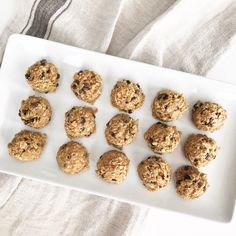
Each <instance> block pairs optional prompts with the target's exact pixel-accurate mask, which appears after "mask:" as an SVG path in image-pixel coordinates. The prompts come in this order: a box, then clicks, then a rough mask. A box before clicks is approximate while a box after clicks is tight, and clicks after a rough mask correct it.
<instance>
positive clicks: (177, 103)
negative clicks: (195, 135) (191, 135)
mask: <svg viewBox="0 0 236 236" xmlns="http://www.w3.org/2000/svg"><path fill="white" fill-rule="evenodd" d="M187 108H188V103H187V101H186V100H185V98H184V96H183V94H181V93H177V92H175V91H172V90H161V91H160V92H159V93H158V94H157V96H156V97H155V99H154V101H153V103H152V116H153V117H154V118H155V119H158V120H161V121H165V122H168V121H173V120H177V119H178V118H180V117H181V116H182V114H183V113H184V111H185V110H187Z"/></svg>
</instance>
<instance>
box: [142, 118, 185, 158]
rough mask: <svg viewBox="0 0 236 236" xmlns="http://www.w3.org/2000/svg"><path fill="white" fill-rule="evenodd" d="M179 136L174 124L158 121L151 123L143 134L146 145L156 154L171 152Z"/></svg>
mask: <svg viewBox="0 0 236 236" xmlns="http://www.w3.org/2000/svg"><path fill="white" fill-rule="evenodd" d="M180 138H181V132H180V131H178V130H177V129H176V127H175V126H171V125H166V124H163V123H160V122H158V123H156V124H153V125H152V126H151V127H150V128H149V129H148V130H147V131H146V132H145V134H144V139H145V140H146V141H147V144H148V146H149V147H150V148H151V149H152V151H153V152H155V153H157V154H165V153H171V152H173V151H174V149H175V148H176V147H177V145H178V143H179V141H180Z"/></svg>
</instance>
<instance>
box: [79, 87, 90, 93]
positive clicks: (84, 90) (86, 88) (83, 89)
mask: <svg viewBox="0 0 236 236" xmlns="http://www.w3.org/2000/svg"><path fill="white" fill-rule="evenodd" d="M89 89H90V86H89V85H84V86H83V88H82V89H81V90H82V91H83V92H86V91H88V90H89Z"/></svg>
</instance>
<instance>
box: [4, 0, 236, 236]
mask: <svg viewBox="0 0 236 236" xmlns="http://www.w3.org/2000/svg"><path fill="white" fill-rule="evenodd" d="M15 4H16V5H17V6H16V9H17V13H16V15H15V16H14V18H13V19H12V21H11V22H10V23H9V25H8V26H7V27H6V28H5V29H4V31H3V32H0V34H1V37H0V58H2V56H3V53H4V48H5V44H6V41H7V39H8V37H9V36H10V35H11V34H12V33H22V34H27V35H32V36H36V37H40V38H46V39H49V40H53V41H57V42H62V43H65V44H69V45H74V46H78V47H81V48H86V49H90V50H94V51H100V52H103V53H108V54H113V55H117V56H120V57H125V58H130V59H132V60H139V61H143V62H147V63H151V64H155V65H159V66H163V67H169V68H173V69H176V70H182V71H186V72H191V73H195V74H200V75H207V72H208V71H209V70H210V69H211V68H212V67H213V66H214V64H215V62H216V61H217V60H218V59H219V58H220V56H221V55H223V54H224V53H225V52H226V51H227V50H229V49H230V48H231V47H232V42H233V40H235V35H236V34H235V33H236V14H235V12H236V1H235V0H224V1H223V0H214V1H212V0H198V1H195V0H178V1H176V0H165V1H163V0H100V1H95V0H86V1H84V0H21V1H17V0H15ZM146 214H148V210H146V209H143V208H140V207H136V206H132V205H129V204H125V203H120V202H117V201H114V200H109V199H104V198H102V197H97V196H93V195H89V194H85V193H81V192H76V191H72V190H68V189H63V188H58V187H54V186H49V185H47V184H42V183H38V182H35V181H31V180H27V179H22V178H20V177H13V176H10V175H6V174H0V218H1V221H0V229H1V230H0V232H1V235H24V236H28V235H29V236H32V235H34V234H37V236H41V235H45V236H48V235H52V236H54V235H86V236H90V235H92V236H94V235H96V236H100V235H109V236H110V235H113V236H116V235H137V232H138V230H139V228H140V227H141V226H142V224H143V223H144V222H145V215H146Z"/></svg>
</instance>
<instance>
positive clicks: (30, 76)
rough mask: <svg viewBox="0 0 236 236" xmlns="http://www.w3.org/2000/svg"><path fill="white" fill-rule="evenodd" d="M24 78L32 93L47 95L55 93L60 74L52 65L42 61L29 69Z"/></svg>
mask: <svg viewBox="0 0 236 236" xmlns="http://www.w3.org/2000/svg"><path fill="white" fill-rule="evenodd" d="M25 78H26V80H27V82H28V84H29V85H30V86H31V87H32V89H33V90H34V91H37V92H40V93H48V92H55V91H56V88H57V87H58V85H59V83H58V79H59V78H60V74H59V73H58V70H57V68H56V66H55V65H54V64H52V63H50V62H47V60H45V59H43V60H41V61H38V62H36V63H35V64H33V65H32V66H30V67H29V69H28V70H27V72H26V74H25Z"/></svg>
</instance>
